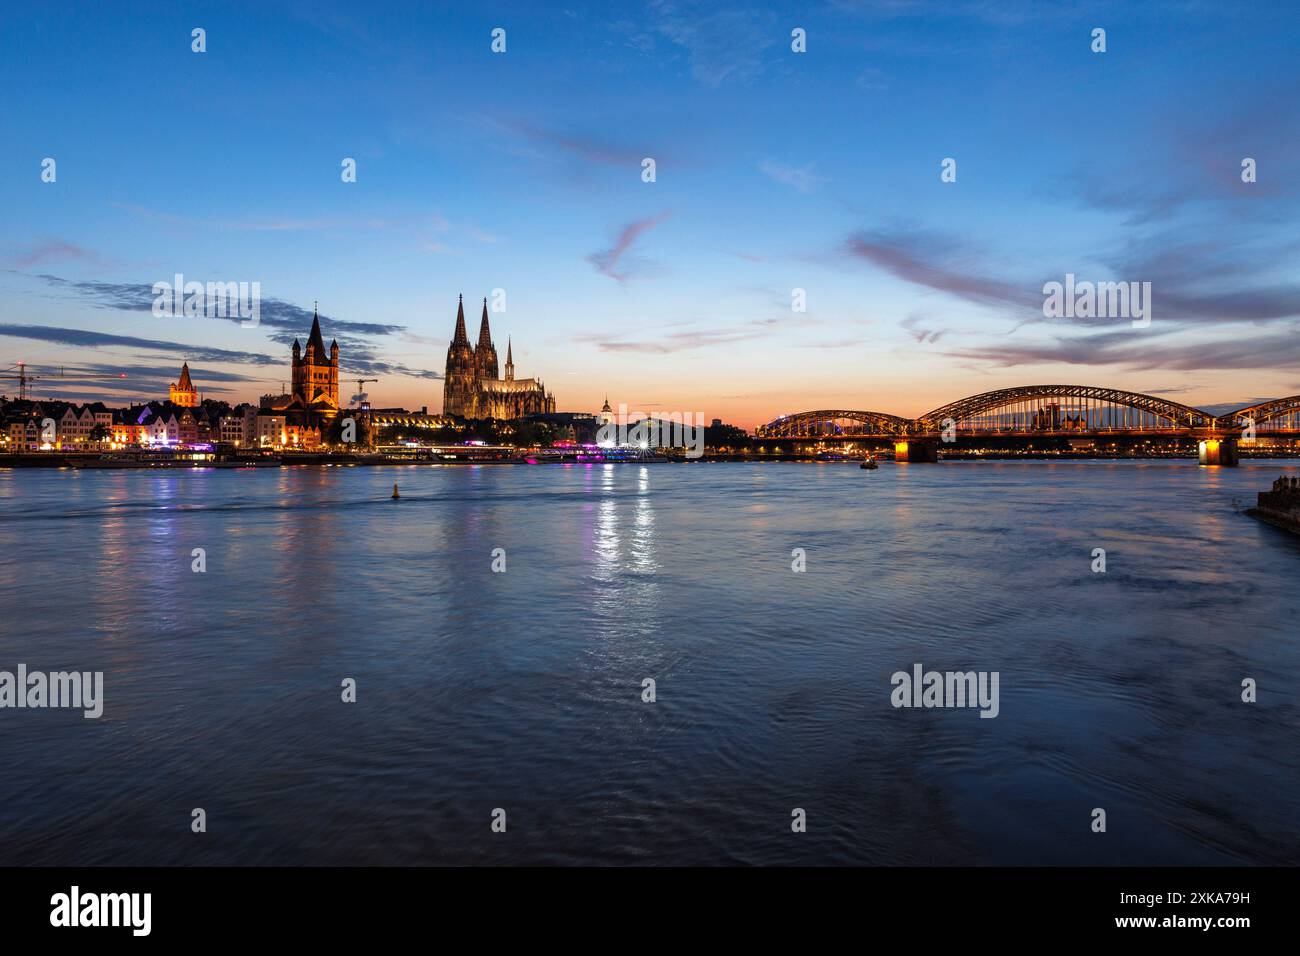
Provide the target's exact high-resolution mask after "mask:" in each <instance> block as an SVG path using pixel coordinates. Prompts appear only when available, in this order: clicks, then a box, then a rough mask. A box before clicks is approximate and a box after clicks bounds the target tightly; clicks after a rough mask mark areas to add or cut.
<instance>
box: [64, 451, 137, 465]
mask: <svg viewBox="0 0 1300 956" xmlns="http://www.w3.org/2000/svg"><path fill="white" fill-rule="evenodd" d="M68 464H70V465H72V467H73V468H143V467H145V465H144V462H142V461H140V459H139V458H138V457H137V456H135V455H132V454H129V453H119V454H111V453H110V454H106V455H100V456H99V457H98V458H74V459H71V460H70V461H69V462H68Z"/></svg>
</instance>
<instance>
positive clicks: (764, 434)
mask: <svg viewBox="0 0 1300 956" xmlns="http://www.w3.org/2000/svg"><path fill="white" fill-rule="evenodd" d="M911 425H912V421H911V419H908V418H900V417H899V416H898V415H889V414H886V413H885V412H867V411H857V410H847V409H819V410H818V411H814V412H799V413H797V414H794V415H782V416H781V417H780V418H776V419H773V420H772V421H770V422H768V423H767V424H766V425H759V426H758V428H757V429H755V432H756V433H757V435H758V436H759V437H760V438H821V437H825V436H829V435H834V436H853V435H861V436H863V437H871V436H877V435H879V436H891V435H903V434H906V433H907V431H908V430H909V429H910V427H911Z"/></svg>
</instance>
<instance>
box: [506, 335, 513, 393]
mask: <svg viewBox="0 0 1300 956" xmlns="http://www.w3.org/2000/svg"><path fill="white" fill-rule="evenodd" d="M514 380H515V355H514V351H513V349H512V348H511V346H510V338H509V337H508V336H507V338H506V381H507V382H513V381H514Z"/></svg>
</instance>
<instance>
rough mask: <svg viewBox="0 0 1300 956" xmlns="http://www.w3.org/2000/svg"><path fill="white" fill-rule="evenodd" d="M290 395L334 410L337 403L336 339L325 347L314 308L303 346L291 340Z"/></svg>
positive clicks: (337, 358) (311, 404) (337, 354)
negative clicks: (304, 345) (291, 386)
mask: <svg viewBox="0 0 1300 956" xmlns="http://www.w3.org/2000/svg"><path fill="white" fill-rule="evenodd" d="M293 397H294V398H296V399H298V400H299V401H301V402H302V404H303V405H306V406H316V407H320V408H324V409H329V410H334V411H337V410H338V407H339V343H338V340H337V339H336V340H334V341H333V342H332V343H330V347H329V349H328V350H327V349H326V348H325V338H324V336H322V335H321V331H320V314H319V312H317V311H316V310H315V309H313V310H312V318H311V334H310V335H308V336H307V345H306V347H305V348H303V347H301V346H299V345H298V340H297V339H294V340H293Z"/></svg>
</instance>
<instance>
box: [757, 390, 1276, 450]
mask: <svg viewBox="0 0 1300 956" xmlns="http://www.w3.org/2000/svg"><path fill="white" fill-rule="evenodd" d="M1251 415H1253V416H1254V421H1255V424H1256V426H1257V427H1258V426H1259V424H1260V423H1261V422H1273V421H1278V422H1284V423H1286V425H1287V427H1288V428H1292V427H1293V428H1294V429H1295V430H1296V431H1297V432H1300V395H1297V396H1293V397H1291V398H1284V399H1278V400H1276V401H1273V402H1266V403H1264V404H1261V405H1254V406H1251V407H1249V408H1243V409H1238V410H1237V411H1235V412H1231V413H1229V414H1228V415H1223V416H1219V417H1215V416H1214V415H1212V414H1210V413H1209V412H1206V411H1203V410H1201V409H1199V408H1193V407H1192V406H1190V405H1183V404H1180V403H1178V402H1172V401H1170V400H1168V399H1165V398H1160V397H1158V396H1155V395H1147V394H1144V393H1142V392H1130V391H1126V390H1124V389H1118V388H1104V387H1101V386H1096V385H1021V386H1018V387H1016V388H1002V389H996V390H994V391H991V392H981V393H980V394H978V395H971V396H969V397H968V398H963V399H959V400H958V401H955V402H950V403H949V404H947V405H943V406H940V407H939V408H936V409H934V410H933V411H929V412H926V413H925V414H924V415H921V416H919V417H917V418H904V417H902V416H899V415H890V414H888V413H885V412H874V411H858V410H847V409H820V410H817V411H811V412H799V413H797V414H793V415H782V416H781V417H780V418H777V419H774V420H773V421H771V422H768V423H767V424H766V425H760V426H759V427H758V428H757V429H756V430H755V431H756V434H757V436H758V437H759V438H769V439H773V438H787V439H790V438H794V439H819V438H855V437H863V438H892V437H931V436H938V435H942V434H944V433H945V432H955V433H956V434H958V435H964V436H971V437H978V436H985V435H987V436H995V435H1132V436H1140V435H1193V434H1195V435H1204V434H1210V435H1215V434H1220V433H1226V434H1227V435H1234V434H1236V433H1239V432H1240V431H1241V430H1242V428H1243V427H1244V425H1245V421H1244V419H1245V418H1246V417H1248V416H1251Z"/></svg>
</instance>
